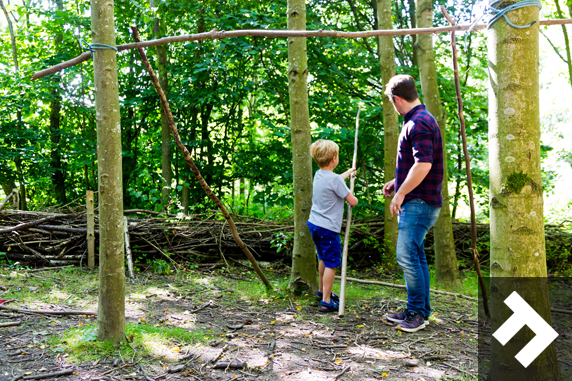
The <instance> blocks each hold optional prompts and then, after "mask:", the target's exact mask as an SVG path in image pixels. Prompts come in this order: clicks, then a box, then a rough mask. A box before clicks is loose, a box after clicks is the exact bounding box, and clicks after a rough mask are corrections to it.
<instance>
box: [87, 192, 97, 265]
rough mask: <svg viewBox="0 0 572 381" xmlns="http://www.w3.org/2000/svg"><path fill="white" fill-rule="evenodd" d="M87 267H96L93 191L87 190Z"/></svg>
mask: <svg viewBox="0 0 572 381" xmlns="http://www.w3.org/2000/svg"><path fill="white" fill-rule="evenodd" d="M86 207H87V267H89V268H90V269H93V268H94V267H95V218H94V213H93V209H94V208H93V191H87V194H86Z"/></svg>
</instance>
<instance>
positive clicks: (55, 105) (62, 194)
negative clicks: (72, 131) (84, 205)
mask: <svg viewBox="0 0 572 381" xmlns="http://www.w3.org/2000/svg"><path fill="white" fill-rule="evenodd" d="M56 6H57V9H58V11H63V10H64V4H63V0H56ZM60 27H61V28H62V29H61V30H60V32H59V33H58V35H57V36H56V38H55V40H54V42H55V52H56V54H58V52H59V51H60V50H61V48H60V46H61V44H62V42H63V39H64V36H63V25H61V26H60ZM52 86H53V89H52V99H51V101H50V142H51V143H52V147H51V153H50V158H51V167H52V170H53V173H52V184H53V186H54V190H55V196H56V201H57V202H58V203H60V204H62V205H64V204H65V203H66V187H65V176H64V172H63V168H62V157H61V154H60V147H59V145H60V140H61V133H62V131H61V128H60V111H61V96H60V76H59V75H54V76H53V77H52Z"/></svg>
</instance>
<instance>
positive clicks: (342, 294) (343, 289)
mask: <svg viewBox="0 0 572 381" xmlns="http://www.w3.org/2000/svg"><path fill="white" fill-rule="evenodd" d="M360 112H361V105H359V108H358V112H357V117H356V133H355V138H354V158H353V161H352V168H355V167H356V165H357V147H358V132H359V114H360ZM354 187H355V176H354V174H353V173H352V174H351V176H350V191H351V193H352V194H353V193H354ZM351 223H352V206H351V205H350V204H349V203H348V216H347V219H346V234H345V236H344V249H343V251H342V281H341V284H340V309H339V311H338V316H339V317H344V309H345V306H346V273H347V271H348V244H349V240H350V227H351Z"/></svg>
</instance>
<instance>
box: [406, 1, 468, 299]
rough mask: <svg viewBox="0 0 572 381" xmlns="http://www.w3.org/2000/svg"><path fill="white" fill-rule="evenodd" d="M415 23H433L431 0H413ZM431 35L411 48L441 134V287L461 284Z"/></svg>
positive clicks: (438, 250)
mask: <svg viewBox="0 0 572 381" xmlns="http://www.w3.org/2000/svg"><path fill="white" fill-rule="evenodd" d="M416 5H417V27H418V28H427V27H432V26H433V5H432V2H431V0H416ZM432 38H433V37H432V36H431V35H419V36H417V43H416V44H415V48H416V50H417V58H418V61H419V75H420V77H421V91H422V93H423V101H424V103H425V104H426V106H427V110H428V111H429V112H430V113H431V114H433V116H434V117H435V119H437V123H438V124H439V128H440V129H441V135H442V136H443V167H444V176H443V207H442V208H441V213H440V214H439V218H438V219H437V222H436V223H435V226H434V228H433V229H434V237H435V283H436V284H437V285H439V286H442V287H445V288H452V289H458V288H461V281H460V278H459V268H458V266H457V255H456V252H455V241H454V237H453V225H452V223H451V212H450V208H449V181H448V179H447V145H446V141H447V128H446V126H447V115H446V113H445V110H444V109H443V105H442V104H441V96H440V95H439V84H438V83H437V70H436V68H435V55H434V51H433V41H432Z"/></svg>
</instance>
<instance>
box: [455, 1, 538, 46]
mask: <svg viewBox="0 0 572 381" xmlns="http://www.w3.org/2000/svg"><path fill="white" fill-rule="evenodd" d="M501 1H503V0H497V1H495V2H493V3H491V5H489V6H487V7H485V10H484V12H483V14H482V15H481V16H480V17H479V18H478V19H476V20H475V21H474V22H473V24H472V25H471V27H470V28H469V30H467V32H466V33H465V46H466V45H467V36H468V35H469V33H471V32H472V31H473V28H474V27H475V26H476V25H477V23H478V22H479V21H480V20H481V19H482V18H483V17H484V15H485V14H487V13H488V14H490V15H491V17H490V18H489V19H488V20H487V29H490V28H491V26H492V25H493V24H494V23H495V22H497V21H498V20H499V19H500V18H501V17H504V19H505V21H506V23H507V24H508V25H510V26H512V27H513V28H517V29H524V28H530V27H531V26H533V25H534V24H535V23H536V20H535V21H532V22H531V23H530V24H527V25H516V24H513V23H512V22H510V20H509V19H508V17H507V16H506V13H507V12H510V11H514V10H516V9H519V8H524V7H538V8H539V9H542V3H541V2H540V0H522V1H519V2H517V3H514V4H512V5H509V6H508V7H506V8H503V9H499V8H495V5H496V4H498V3H500V2H501Z"/></svg>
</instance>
